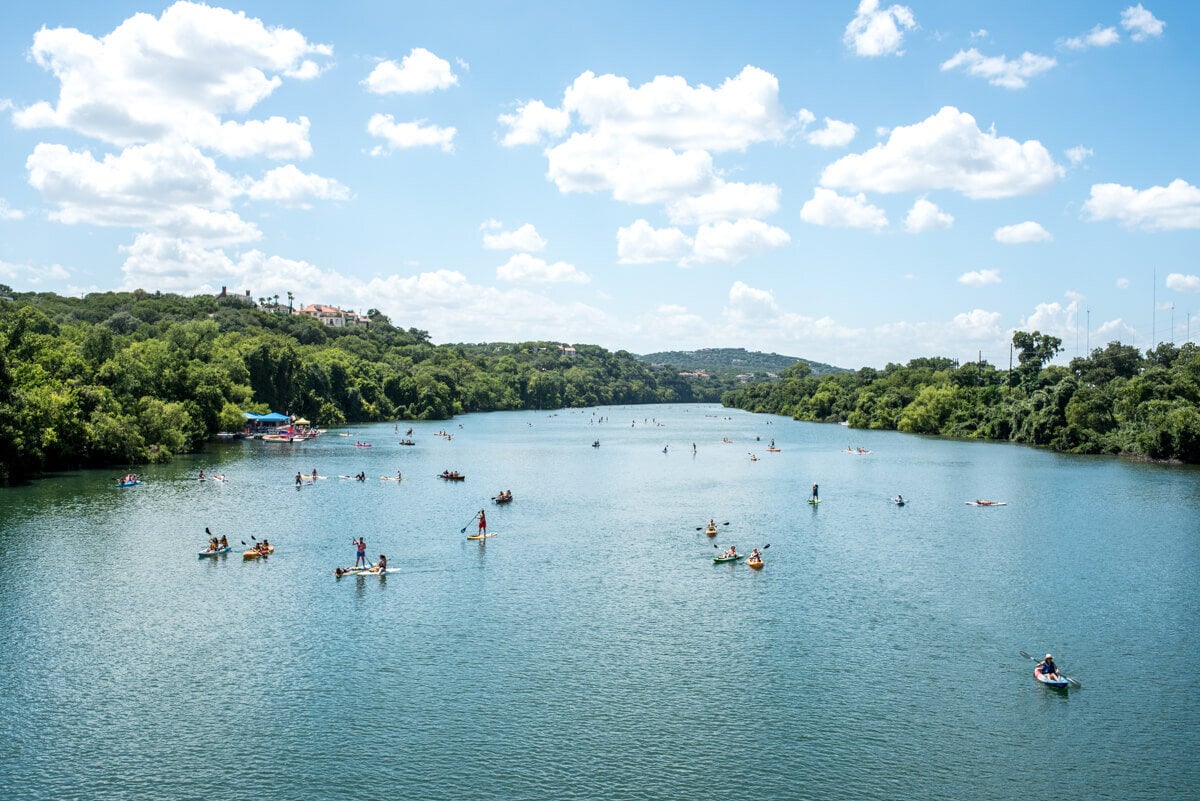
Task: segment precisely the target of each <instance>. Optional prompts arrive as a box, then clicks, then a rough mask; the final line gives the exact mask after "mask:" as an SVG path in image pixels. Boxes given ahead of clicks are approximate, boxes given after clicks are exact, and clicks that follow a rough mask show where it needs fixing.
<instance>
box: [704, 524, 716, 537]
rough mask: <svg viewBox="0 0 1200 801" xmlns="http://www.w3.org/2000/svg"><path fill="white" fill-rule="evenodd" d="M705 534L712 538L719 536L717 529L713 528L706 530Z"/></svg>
mask: <svg viewBox="0 0 1200 801" xmlns="http://www.w3.org/2000/svg"><path fill="white" fill-rule="evenodd" d="M704 533H705V534H707V535H708V536H710V537H715V536H717V527H716V526H711V527H708V528H705V529H704Z"/></svg>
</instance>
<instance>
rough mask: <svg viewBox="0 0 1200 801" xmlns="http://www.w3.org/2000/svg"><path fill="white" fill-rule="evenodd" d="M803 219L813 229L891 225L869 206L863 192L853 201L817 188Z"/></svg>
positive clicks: (873, 227) (875, 207)
mask: <svg viewBox="0 0 1200 801" xmlns="http://www.w3.org/2000/svg"><path fill="white" fill-rule="evenodd" d="M800 219H801V220H804V222H806V223H812V224H813V225H825V226H834V227H838V228H872V229H875V230H877V231H878V230H880V229H882V228H886V227H887V224H888V221H887V215H886V214H884V212H883V209H881V208H879V207H878V206H872V205H871V204H870V203H868V202H867V197H866V195H864V194H862V193H861V192H860V193H859V194H857V195H855V196H854V197H845V196H843V195H839V194H838V193H837V192H835V191H833V190H832V189H822V188H821V187H817V188H816V189H814V190H813V197H812V200H810V201H808V202H807V203H805V204H804V206H803V207H801V209H800Z"/></svg>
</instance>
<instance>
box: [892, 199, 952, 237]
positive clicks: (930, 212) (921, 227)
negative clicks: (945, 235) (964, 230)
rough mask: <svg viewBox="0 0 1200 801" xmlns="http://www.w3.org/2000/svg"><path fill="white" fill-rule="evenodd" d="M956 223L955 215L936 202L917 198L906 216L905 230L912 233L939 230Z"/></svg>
mask: <svg viewBox="0 0 1200 801" xmlns="http://www.w3.org/2000/svg"><path fill="white" fill-rule="evenodd" d="M952 225H954V216H953V215H951V214H949V213H948V212H944V211H942V210H941V209H939V208H938V207H937V204H936V203H933V202H932V201H929V200H926V199H925V198H923V197H922V198H917V200H916V202H915V203H913V206H912V208H911V209H909V210H908V215H907V216H906V217H905V218H904V230H906V231H908V232H909V233H910V234H919V233H922V232H924V231H937V230H941V229H946V228H949V227H951V226H952Z"/></svg>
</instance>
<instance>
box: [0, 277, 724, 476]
mask: <svg viewBox="0 0 1200 801" xmlns="http://www.w3.org/2000/svg"><path fill="white" fill-rule="evenodd" d="M0 295H3V296H4V297H5V300H0V483H3V482H5V481H11V480H15V479H19V478H23V477H27V476H30V475H36V474H38V473H41V472H44V471H47V470H57V469H63V468H69V467H88V466H91V467H96V466H102V465H108V464H137V463H144V462H148V461H166V460H168V459H170V458H171V455H172V454H177V453H184V452H189V451H194V450H196V449H197V448H199V447H200V446H201V445H202V444H203V443H205V442H207V441H209V440H210V439H212V438H213V437H214V436H215V435H216V434H217V432H219V431H240V430H241V429H242V425H243V422H244V421H243V418H242V412H243V411H253V412H260V413H261V412H266V411H268V410H271V411H276V412H283V413H287V414H293V415H296V416H303V417H306V418H308V419H309V420H311V421H313V422H314V423H315V424H317V425H320V426H335V425H341V424H344V423H357V422H372V421H380V420H393V419H413V420H424V419H446V418H449V417H451V416H452V415H454V414H458V413H462V412H476V411H494V410H502V409H538V408H541V409H555V408H561V407H567V406H572V407H583V406H595V405H604V404H625V403H659V402H675V401H679V402H715V401H717V400H718V399H719V397H720V394H721V392H722V391H724V390H728V389H729V388H730V387H731V383H725V382H720V381H713V380H703V379H699V380H698V379H694V378H687V377H682V376H679V375H678V374H677V372H676V371H672V370H662V369H660V370H655V369H652V368H651V366H650V365H647V364H644V363H642V362H639V361H638V360H637V359H635V358H634V357H633V356H632V355H631V354H629V353H627V352H625V351H617V352H610V351H607V350H605V349H604V348H600V347H596V346H591V345H576V346H575V347H574V348H569V347H564V346H563V343H558V342H525V343H516V344H507V343H505V344H497V343H491V344H486V345H484V344H477V345H467V344H463V345H434V344H432V343H431V342H430V341H429V335H428V334H427V333H426V332H425V331H421V330H418V329H415V328H409V329H403V328H400V327H398V326H394V325H392V323H391V321H390V320H389V319H388V318H387V317H386V316H384V315H383V314H381V313H379V312H378V311H376V310H371V311H370V312H368V314H367V317H369V318H370V324H369V325H367V326H357V325H356V326H347V327H337V328H334V327H329V326H325V325H323V324H321V323H320V322H319V321H317V320H316V319H313V318H311V317H307V316H302V315H296V314H291V313H289V311H288V310H287V308H286V307H280V306H279V304H278V303H275V304H273V305H268V304H265V303H264V304H263V305H265V306H266V309H264V308H260V306H259V304H255V303H253V302H252V301H247V300H246V299H243V298H237V297H228V298H214V297H211V296H207V295H198V296H192V297H185V296H181V295H172V294H161V293H153V294H151V293H147V292H143V291H140V290H139V291H136V292H106V293H94V294H90V295H87V296H86V297H83V298H70V297H63V296H59V295H55V294H51V293H14V292H13V291H12V290H11V289H10V288H8V287H3V286H0Z"/></svg>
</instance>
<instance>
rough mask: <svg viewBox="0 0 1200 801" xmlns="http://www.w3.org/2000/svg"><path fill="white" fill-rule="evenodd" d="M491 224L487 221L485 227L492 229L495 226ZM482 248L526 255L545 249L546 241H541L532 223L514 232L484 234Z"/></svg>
mask: <svg viewBox="0 0 1200 801" xmlns="http://www.w3.org/2000/svg"><path fill="white" fill-rule="evenodd" d="M493 222H494V221H491V220H489V221H488V223H485V226H486V227H487V228H493V229H494V228H495V227H496V226H493V225H491V223H493ZM497 225H498V224H497ZM483 246H484V247H485V248H487V249H488V250H523V251H525V252H526V253H536V252H538V251H541V250H545V249H546V240H545V239H542V237H541V236H540V235H539V234H538V232H537V228H534V227H533V224H532V223H525V224H524V225H522V226H521V227H519V228H517V229H516V230H515V231H501V232H500V233H498V234H484V235H483Z"/></svg>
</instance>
